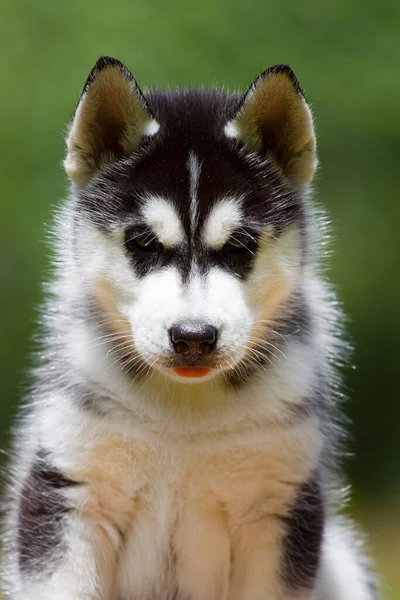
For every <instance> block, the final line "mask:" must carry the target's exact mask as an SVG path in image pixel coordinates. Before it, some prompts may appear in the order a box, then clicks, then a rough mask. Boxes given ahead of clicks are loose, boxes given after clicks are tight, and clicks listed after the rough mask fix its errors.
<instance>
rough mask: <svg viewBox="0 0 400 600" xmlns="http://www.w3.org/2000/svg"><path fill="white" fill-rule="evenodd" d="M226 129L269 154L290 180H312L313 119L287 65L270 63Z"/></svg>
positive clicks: (313, 151) (253, 147)
mask: <svg viewBox="0 0 400 600" xmlns="http://www.w3.org/2000/svg"><path fill="white" fill-rule="evenodd" d="M225 133H226V135H227V136H229V137H234V138H237V139H238V140H240V141H241V142H243V143H244V144H245V145H246V146H247V147H248V148H249V149H250V150H252V151H255V152H257V153H260V154H262V155H263V156H267V155H269V156H272V158H273V159H274V160H275V162H276V164H277V165H278V166H279V168H280V169H281V170H282V172H283V173H284V174H285V175H286V177H287V178H288V179H289V180H290V181H291V182H292V183H294V184H303V183H307V182H309V181H311V179H312V177H313V175H314V172H315V169H316V166H317V155H316V141H315V133H314V127H313V120H312V115H311V111H310V107H309V106H308V104H307V102H306V100H305V97H304V94H303V92H302V90H301V88H300V85H299V83H298V81H297V79H296V77H295V75H294V73H293V71H292V70H291V69H290V67H288V66H286V65H277V66H275V67H271V68H270V69H268V70H267V71H265V72H264V73H262V75H260V77H259V78H258V79H256V81H255V82H254V83H253V85H252V86H251V87H250V89H249V91H248V92H247V93H246V94H245V96H244V98H243V100H242V102H241V104H240V107H239V110H238V112H237V114H236V116H235V117H234V118H233V120H231V121H229V122H228V123H227V125H226V126H225Z"/></svg>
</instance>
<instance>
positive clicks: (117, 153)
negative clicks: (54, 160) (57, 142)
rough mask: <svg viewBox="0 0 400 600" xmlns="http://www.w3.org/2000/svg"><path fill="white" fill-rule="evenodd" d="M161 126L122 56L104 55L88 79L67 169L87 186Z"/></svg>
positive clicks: (69, 139) (69, 146)
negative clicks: (94, 177)
mask: <svg viewBox="0 0 400 600" xmlns="http://www.w3.org/2000/svg"><path fill="white" fill-rule="evenodd" d="M158 129H159V124H158V123H157V121H155V119H153V117H152V116H151V114H150V111H149V109H148V107H147V104H146V101H145V99H144V97H143V94H142V92H141V91H140V89H139V87H138V86H137V84H136V81H135V80H134V78H133V75H132V74H131V73H130V71H129V70H128V69H127V68H126V67H125V66H124V65H123V64H122V63H120V62H119V61H118V60H116V59H114V58H109V57H102V58H100V59H99V60H98V61H97V63H96V64H95V66H94V68H93V69H92V71H91V73H90V75H89V77H88V79H87V81H86V84H85V87H84V89H83V92H82V96H81V99H80V101H79V104H78V107H77V109H76V112H75V116H74V118H73V121H72V124H71V126H70V128H69V132H68V136H67V150H68V153H67V158H66V159H65V162H64V166H65V170H66V172H67V173H68V176H69V177H70V179H71V180H72V181H73V182H74V183H77V184H80V185H82V184H85V183H86V182H87V181H89V179H90V178H91V177H92V176H93V175H94V173H96V171H98V170H99V169H101V168H102V167H103V166H104V165H106V164H107V163H110V162H113V161H115V160H117V159H118V158H121V157H123V156H128V155H129V154H131V153H132V152H134V151H135V150H137V148H138V147H139V144H140V141H141V139H142V137H143V136H145V135H147V136H148V135H153V134H155V133H156V132H157V131H158Z"/></svg>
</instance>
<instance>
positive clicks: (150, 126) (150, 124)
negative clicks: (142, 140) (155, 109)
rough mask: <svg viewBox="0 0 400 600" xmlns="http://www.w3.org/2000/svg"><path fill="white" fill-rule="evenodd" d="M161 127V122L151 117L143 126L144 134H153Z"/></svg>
mask: <svg viewBox="0 0 400 600" xmlns="http://www.w3.org/2000/svg"><path fill="white" fill-rule="evenodd" d="M159 129H160V123H158V122H157V121H156V120H155V119H151V121H147V123H145V125H144V128H143V134H144V135H148V136H152V135H155V134H156V133H157V131H158V130H159Z"/></svg>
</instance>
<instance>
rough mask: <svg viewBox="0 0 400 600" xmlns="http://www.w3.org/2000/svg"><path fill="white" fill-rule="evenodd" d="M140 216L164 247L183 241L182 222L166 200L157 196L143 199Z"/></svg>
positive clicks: (173, 207)
mask: <svg viewBox="0 0 400 600" xmlns="http://www.w3.org/2000/svg"><path fill="white" fill-rule="evenodd" d="M142 216H143V218H144V220H145V222H146V223H147V225H148V226H149V228H150V229H152V231H154V233H155V234H156V236H157V237H158V239H159V240H160V242H161V243H162V244H164V245H165V246H176V245H177V244H180V243H182V242H183V241H184V239H185V234H184V230H183V226H182V221H181V219H180V217H179V214H178V212H177V210H176V208H175V206H174V205H173V204H172V202H170V201H169V200H167V199H166V198H161V197H159V196H148V197H147V198H145V199H144V202H143V206H142Z"/></svg>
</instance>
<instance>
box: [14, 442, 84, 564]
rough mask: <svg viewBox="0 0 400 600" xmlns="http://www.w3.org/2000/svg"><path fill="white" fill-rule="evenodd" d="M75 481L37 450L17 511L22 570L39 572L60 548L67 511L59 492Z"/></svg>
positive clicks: (58, 553) (53, 558)
mask: <svg viewBox="0 0 400 600" xmlns="http://www.w3.org/2000/svg"><path fill="white" fill-rule="evenodd" d="M73 485H77V484H76V482H74V481H71V480H70V479H68V478H67V477H65V476H64V475H63V474H62V473H61V472H60V471H59V470H58V469H56V468H55V467H53V466H52V465H51V464H50V463H49V462H48V460H47V458H46V456H45V454H44V452H39V453H38V454H37V456H36V458H35V461H34V463H33V465H32V468H31V470H30V473H29V475H28V477H27V478H26V480H25V483H24V485H23V488H22V490H21V495H20V503H19V513H18V538H17V544H18V561H19V566H20V569H21V571H24V572H32V571H35V570H39V571H42V570H43V569H46V568H48V567H49V566H50V565H52V564H53V563H54V560H57V558H58V557H59V555H60V553H61V552H62V550H63V544H64V541H63V535H62V533H63V519H64V517H65V515H66V514H67V513H68V512H69V508H68V505H67V503H66V500H65V498H64V497H63V495H62V491H63V490H64V489H67V488H69V487H71V486H73Z"/></svg>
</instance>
